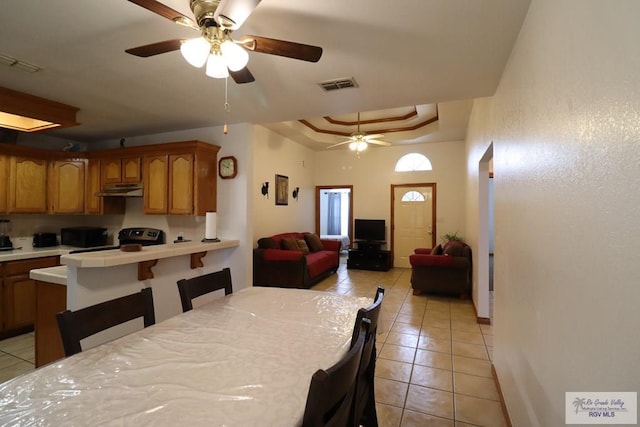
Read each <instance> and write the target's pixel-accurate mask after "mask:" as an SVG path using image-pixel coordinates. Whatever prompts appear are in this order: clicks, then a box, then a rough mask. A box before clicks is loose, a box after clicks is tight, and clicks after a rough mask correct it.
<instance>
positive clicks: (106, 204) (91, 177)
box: [84, 158, 125, 215]
mask: <svg viewBox="0 0 640 427" xmlns="http://www.w3.org/2000/svg"><path fill="white" fill-rule="evenodd" d="M100 163H101V162H100V160H99V159H93V158H90V159H87V169H86V174H85V175H86V179H85V194H84V213H86V214H93V215H102V214H124V211H125V200H124V198H122V197H108V198H104V197H98V196H96V194H97V193H99V192H100V191H101V190H102V184H101V181H100V180H101V174H100Z"/></svg>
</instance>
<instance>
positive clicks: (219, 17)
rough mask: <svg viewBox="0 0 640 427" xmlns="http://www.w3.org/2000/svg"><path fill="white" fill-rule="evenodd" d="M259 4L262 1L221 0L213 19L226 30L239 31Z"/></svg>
mask: <svg viewBox="0 0 640 427" xmlns="http://www.w3.org/2000/svg"><path fill="white" fill-rule="evenodd" d="M258 3H260V0H221V1H220V4H219V5H218V7H217V8H216V11H215V13H214V14H213V17H214V18H215V20H216V22H217V23H218V24H220V25H222V26H223V27H224V28H227V29H230V30H237V29H238V28H240V26H241V25H242V24H243V23H244V21H245V20H246V19H247V18H248V17H249V15H251V12H253V9H255V8H256V6H258Z"/></svg>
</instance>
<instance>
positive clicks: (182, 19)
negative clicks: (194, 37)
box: [129, 0, 198, 29]
mask: <svg viewBox="0 0 640 427" xmlns="http://www.w3.org/2000/svg"><path fill="white" fill-rule="evenodd" d="M129 1H130V2H131V3H134V4H137V5H138V6H140V7H144V8H145V9H147V10H150V11H151V12H153V13H155V14H156V15H160V16H162V17H164V18H167V19H168V20H170V21H173V22H175V23H177V24H180V25H185V26H187V27H191V28H194V29H198V26H197V25H196V23H195V22H193V20H192V19H191V18H189V17H187V16H185V15H183V14H182V13H180V12H178V11H177V10H174V9H171V8H170V7H169V6H165V5H164V4H162V3H160V2H158V1H156V0H129Z"/></svg>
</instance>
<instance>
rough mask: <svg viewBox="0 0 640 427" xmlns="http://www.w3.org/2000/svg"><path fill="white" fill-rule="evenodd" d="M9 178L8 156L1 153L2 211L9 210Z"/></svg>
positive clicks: (0, 206)
mask: <svg viewBox="0 0 640 427" xmlns="http://www.w3.org/2000/svg"><path fill="white" fill-rule="evenodd" d="M8 178H9V165H8V160H7V156H5V155H3V154H0V213H5V212H6V211H7V179H8Z"/></svg>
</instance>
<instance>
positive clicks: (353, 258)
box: [347, 241, 391, 271]
mask: <svg viewBox="0 0 640 427" xmlns="http://www.w3.org/2000/svg"><path fill="white" fill-rule="evenodd" d="M355 243H356V246H357V248H356V249H350V250H349V258H348V259H347V268H348V269H358V270H374V271H387V270H389V269H390V268H391V256H390V252H389V251H386V250H382V249H380V248H381V247H382V245H384V244H385V243H386V242H380V241H373V242H369V241H356V242H355Z"/></svg>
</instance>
